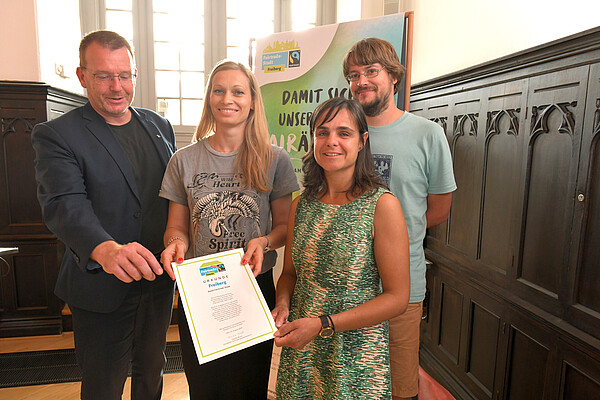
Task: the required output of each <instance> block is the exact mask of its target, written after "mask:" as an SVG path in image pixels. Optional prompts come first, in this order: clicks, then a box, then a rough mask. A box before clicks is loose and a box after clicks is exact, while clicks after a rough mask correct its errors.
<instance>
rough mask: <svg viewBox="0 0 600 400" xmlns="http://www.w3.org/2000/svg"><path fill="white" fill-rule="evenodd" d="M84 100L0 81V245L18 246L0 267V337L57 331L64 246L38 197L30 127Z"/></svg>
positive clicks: (44, 87)
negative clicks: (58, 280) (51, 228)
mask: <svg viewBox="0 0 600 400" xmlns="http://www.w3.org/2000/svg"><path fill="white" fill-rule="evenodd" d="M85 101H86V99H85V98H84V97H82V96H78V95H74V94H71V93H67V92H65V91H62V90H58V89H53V88H51V87H49V86H48V85H44V84H39V83H26V82H0V245H1V246H2V247H13V246H14V247H18V248H19V253H18V254H14V255H10V256H7V257H5V259H6V261H7V263H8V265H2V274H1V276H0V291H1V293H0V307H1V310H2V314H1V315H0V336H3V337H4V336H29V335H41V334H57V333H60V332H61V331H62V322H61V321H62V317H61V309H62V307H63V305H64V304H63V302H62V301H61V300H60V299H58V298H57V297H56V296H55V295H54V284H55V282H56V278H57V275H58V269H59V260H60V257H61V254H62V248H63V247H62V245H61V244H60V243H59V242H58V241H57V240H56V237H55V236H54V235H52V234H51V233H50V231H49V230H48V229H47V228H46V226H45V225H44V222H43V219H42V212H41V208H40V205H39V203H38V201H37V197H36V191H37V186H36V182H35V171H34V159H35V153H34V151H33V148H32V146H31V131H32V129H33V126H34V125H35V124H37V123H39V122H44V121H46V120H48V119H52V118H55V117H57V116H59V115H62V114H64V113H65V112H67V111H69V110H71V109H73V108H74V107H77V106H80V105H83V104H85Z"/></svg>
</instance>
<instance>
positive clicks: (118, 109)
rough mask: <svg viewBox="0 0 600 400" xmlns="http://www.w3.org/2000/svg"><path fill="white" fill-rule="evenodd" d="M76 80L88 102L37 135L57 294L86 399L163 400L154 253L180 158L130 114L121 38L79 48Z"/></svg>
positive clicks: (104, 37) (162, 300)
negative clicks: (165, 181)
mask: <svg viewBox="0 0 600 400" xmlns="http://www.w3.org/2000/svg"><path fill="white" fill-rule="evenodd" d="M79 58H80V66H79V67H78V68H77V77H78V78H79V81H80V83H81V85H82V86H83V87H84V88H86V89H87V95H88V99H89V102H88V103H87V104H86V105H85V106H83V107H80V108H78V109H75V110H73V111H71V112H69V113H67V114H65V115H63V116H61V117H59V118H57V119H55V120H52V121H49V122H45V123H42V124H39V125H37V126H36V127H35V128H34V130H33V132H32V135H31V140H32V144H33V147H34V149H35V152H36V160H35V168H36V179H37V182H38V199H39V201H40V204H41V206H42V211H43V215H44V220H45V222H46V225H47V226H48V228H49V229H50V230H51V231H52V232H54V233H55V234H56V236H57V237H58V238H59V239H60V240H61V241H62V242H63V243H64V244H65V246H66V251H65V254H64V256H63V260H62V264H61V269H60V273H59V277H58V281H57V283H56V289H55V293H56V294H57V295H58V296H59V297H60V298H61V299H63V300H65V301H66V302H67V304H68V305H69V307H70V309H71V312H72V315H73V331H74V335H75V348H76V355H77V361H78V363H79V365H80V367H81V369H82V374H83V379H82V385H81V397H82V398H83V399H102V400H108V399H120V398H121V395H122V392H123V386H124V383H125V380H126V378H127V372H128V369H129V363H130V361H131V371H132V383H131V398H132V399H144V400H147V399H159V398H160V397H161V394H162V371H163V367H164V364H165V355H164V349H165V344H166V333H167V329H168V326H169V323H170V319H171V310H172V304H173V290H174V282H173V280H174V275H173V271H172V270H168V271H166V272H167V273H166V274H165V273H164V272H165V271H163V268H162V267H161V265H160V263H159V262H158V261H157V257H159V256H160V253H161V251H162V250H163V248H164V245H163V239H162V237H163V233H164V230H165V225H166V220H167V213H168V204H167V201H166V200H164V199H162V198H160V197H158V191H159V189H160V185H161V181H162V176H163V173H164V170H165V168H166V165H167V163H168V161H169V158H170V157H171V155H172V154H173V152H174V151H175V135H174V132H173V128H172V127H171V124H170V123H169V122H168V121H167V120H166V119H164V118H162V117H160V116H159V115H158V114H156V113H154V112H153V111H150V110H145V109H140V108H134V107H131V103H132V101H133V97H134V93H135V82H136V81H135V80H136V74H137V70H136V67H135V59H134V55H133V51H132V49H131V46H130V45H129V43H128V42H127V40H125V39H124V38H123V37H121V36H120V35H118V34H116V33H114V32H110V31H96V32H92V33H90V34H88V35H87V36H86V37H84V38H83V39H82V41H81V44H80V48H79Z"/></svg>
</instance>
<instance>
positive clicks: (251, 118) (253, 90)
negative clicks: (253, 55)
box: [192, 60, 273, 192]
mask: <svg viewBox="0 0 600 400" xmlns="http://www.w3.org/2000/svg"><path fill="white" fill-rule="evenodd" d="M228 70H236V71H242V72H243V73H244V74H245V75H246V77H247V78H248V85H249V86H250V94H251V95H252V101H253V103H254V109H251V110H250V113H249V114H248V120H247V121H246V129H245V130H244V141H243V142H242V145H241V146H240V148H239V150H238V154H237V156H236V157H235V161H234V166H233V167H234V170H235V171H236V173H237V174H238V179H239V180H240V182H241V183H242V185H243V186H244V187H245V188H248V187H253V188H255V189H256V190H258V191H260V192H267V191H269V190H270V189H271V186H270V185H269V176H268V171H269V167H270V166H271V161H272V159H273V150H272V148H271V142H270V137H269V130H268V127H267V118H266V116H265V108H264V105H263V101H262V96H261V94H260V88H259V87H258V81H257V80H256V78H255V77H254V74H253V73H252V71H250V69H249V68H248V67H246V66H245V65H244V64H242V63H238V62H234V61H227V60H224V61H221V62H219V63H218V64H217V65H216V66H215V67H214V68H213V70H212V72H211V73H210V78H209V79H208V84H207V85H206V93H205V96H204V108H203V109H202V117H201V118H200V123H199V124H198V127H197V128H196V133H194V137H193V138H192V142H197V141H200V140H203V139H206V138H207V137H209V136H210V135H211V134H212V133H213V132H215V130H216V120H215V117H214V115H213V113H212V110H211V108H210V94H211V93H212V85H213V78H214V76H215V75H216V74H217V73H218V72H220V71H228Z"/></svg>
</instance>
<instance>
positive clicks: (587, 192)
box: [576, 64, 600, 336]
mask: <svg viewBox="0 0 600 400" xmlns="http://www.w3.org/2000/svg"><path fill="white" fill-rule="evenodd" d="M588 93H589V96H588V106H587V109H586V115H589V116H590V118H587V120H586V122H587V124H588V125H587V126H586V129H584V140H583V144H582V149H581V167H580V174H579V175H580V176H584V177H585V180H583V179H582V180H581V182H579V187H578V190H577V197H578V203H579V204H578V205H579V206H580V207H581V208H582V209H583V210H584V215H583V216H582V218H581V219H582V220H583V237H582V239H581V254H582V257H581V261H580V273H579V279H578V282H577V291H576V293H577V299H576V302H577V303H579V304H581V305H582V306H584V307H586V308H588V309H589V310H592V311H594V312H596V313H600V245H599V244H600V65H598V64H596V65H594V66H593V67H592V69H591V72H590V84H589V89H588ZM597 335H598V336H600V333H599V332H597Z"/></svg>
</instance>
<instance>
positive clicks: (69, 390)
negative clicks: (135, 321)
mask: <svg viewBox="0 0 600 400" xmlns="http://www.w3.org/2000/svg"><path fill="white" fill-rule="evenodd" d="M167 340H168V341H170V342H173V341H178V340H179V332H178V331H177V326H171V327H170V328H169V332H168V333H167ZM73 347H74V344H73V333H72V332H65V333H63V334H62V335H48V336H31V337H19V338H2V339H0V353H16V352H24V351H42V350H60V349H72V348H73ZM80 385H81V383H80V382H72V383H57V384H54V385H36V386H21V387H16V388H6V389H0V399H2V400H56V399H61V400H76V399H79V387H80ZM130 388H131V378H127V382H126V383H125V389H124V390H123V400H130ZM163 399H165V400H189V394H188V386H187V381H186V379H185V374H184V373H183V372H181V373H176V374H165V376H164V386H163Z"/></svg>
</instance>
